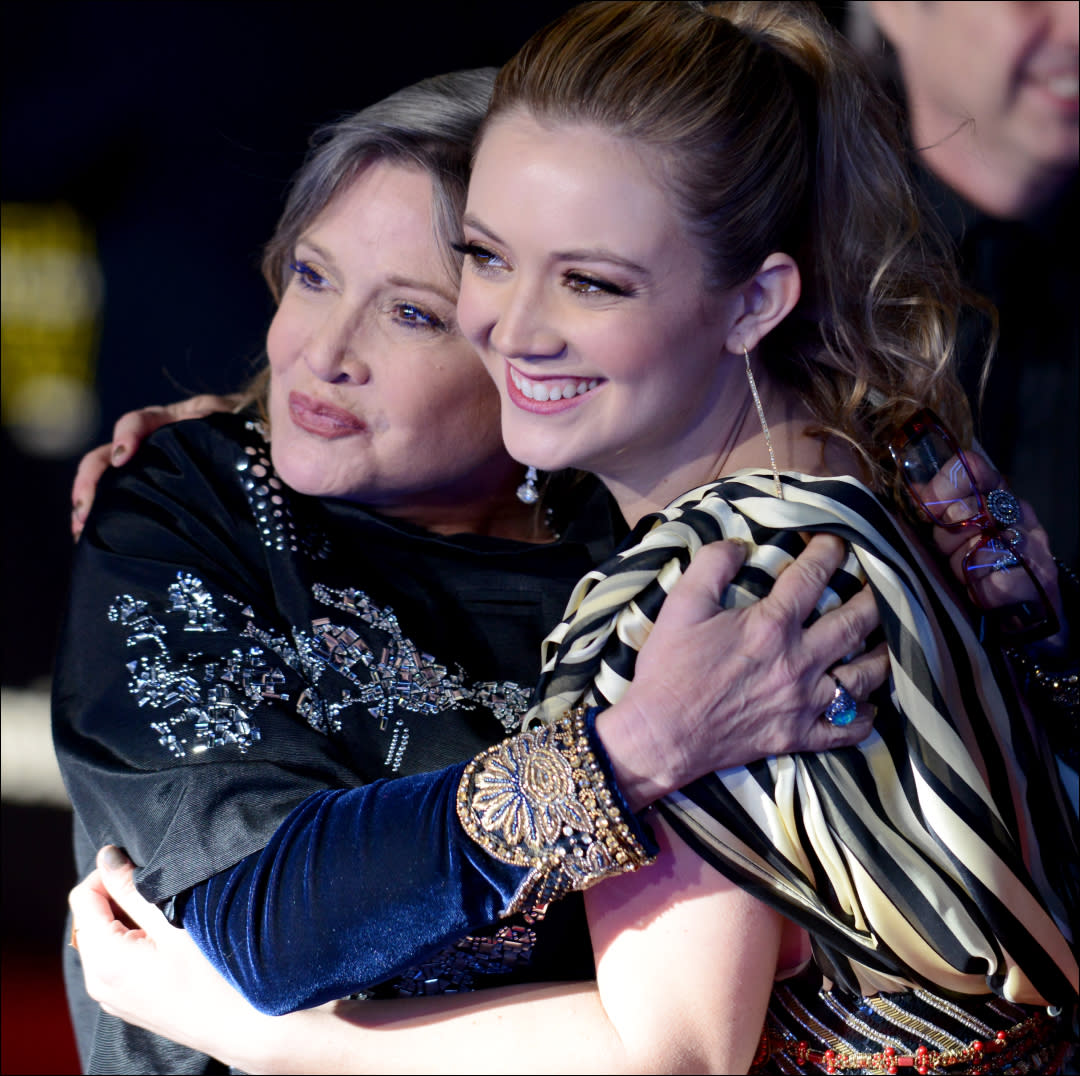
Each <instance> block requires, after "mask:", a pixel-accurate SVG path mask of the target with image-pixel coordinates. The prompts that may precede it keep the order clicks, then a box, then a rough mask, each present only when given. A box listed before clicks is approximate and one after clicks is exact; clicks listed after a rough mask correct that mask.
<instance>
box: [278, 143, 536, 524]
mask: <svg viewBox="0 0 1080 1076" xmlns="http://www.w3.org/2000/svg"><path fill="white" fill-rule="evenodd" d="M431 206H432V185H431V181H430V179H429V178H428V176H427V175H426V174H425V173H423V172H421V171H419V170H417V169H411V168H404V167H401V166H398V165H391V164H386V163H376V164H373V165H371V166H370V167H368V168H366V169H365V170H364V171H363V172H362V173H361V174H360V175H359V176H358V177H357V178H356V179H355V180H354V181H353V182H352V183H351V184H350V185H349V186H348V187H347V188H345V189H344V190H343V191H341V192H340V193H338V194H337V195H336V196H335V197H334V199H333V200H332V201H331V202H330V204H329V205H328V206H327V207H326V209H324V210H323V212H322V213H321V214H320V215H319V216H318V217H317V218H316V219H315V220H314V222H313V223H312V225H311V227H310V228H308V229H307V231H306V232H304V234H303V235H302V236H301V237H300V239H299V241H298V242H297V245H296V249H295V251H294V255H293V259H292V277H291V280H290V281H289V284H288V286H287V287H286V289H285V292H284V295H283V296H282V299H281V304H280V306H279V307H278V311H277V314H276V315H275V317H274V320H273V323H272V324H271V326H270V332H269V335H268V337H267V351H268V353H269V357H270V369H271V387H270V416H271V427H272V429H271V432H272V445H271V447H272V452H273V459H274V465H275V467H276V468H277V470H278V472H279V473H280V474H281V476H282V478H283V479H284V480H285V481H286V482H287V483H288V484H289V485H290V486H292V487H293V488H294V489H296V490H298V491H300V492H301V493H308V494H314V495H318V496H330V497H343V498H348V499H351V500H357V501H362V502H364V503H365V504H369V505H372V506H373V507H376V508H379V509H380V510H382V511H384V512H386V513H387V514H391V515H404V516H406V517H409V518H413V519H414V521H416V522H420V523H422V524H424V525H433V524H432V522H431V519H434V520H435V521H436V524H437V520H438V517H439V515H440V513H441V512H442V511H443V509H444V508H445V507H446V506H448V505H450V506H453V505H460V503H461V502H462V501H470V500H472V499H476V498H483V497H491V496H501V495H502V493H503V492H504V491H505V490H506V489H512V488H513V485H515V484H516V481H517V480H519V468H517V467H516V466H515V465H514V463H513V461H512V460H510V459H509V457H508V456H507V455H506V453H505V451H504V449H503V447H502V440H501V437H500V434H499V423H498V406H499V405H498V396H497V394H496V393H495V391H494V389H493V388H492V385H491V383H490V380H489V379H488V378H487V377H486V376H485V374H484V370H483V368H482V367H481V365H480V363H479V362H478V360H477V358H476V354H475V352H474V351H473V349H472V347H471V346H470V345H469V343H468V342H467V341H466V340H465V338H464V337H463V336H462V335H461V333H460V331H459V330H458V327H457V318H456V311H455V302H456V299H457V288H456V285H455V283H454V281H453V280H452V278H451V277H450V275H449V273H448V272H447V269H446V267H445V265H444V264H443V258H442V256H441V254H440V251H439V249H438V247H437V245H436V242H435V233H434V229H433V225H432V210H431ZM429 517H430V518H429ZM436 529H438V527H437V526H436Z"/></svg>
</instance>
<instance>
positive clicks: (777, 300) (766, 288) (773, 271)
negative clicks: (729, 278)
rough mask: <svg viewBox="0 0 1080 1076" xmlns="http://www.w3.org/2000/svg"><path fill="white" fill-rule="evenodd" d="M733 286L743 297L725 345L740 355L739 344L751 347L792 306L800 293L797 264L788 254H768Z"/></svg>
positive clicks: (773, 326)
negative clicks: (749, 274) (751, 273)
mask: <svg viewBox="0 0 1080 1076" xmlns="http://www.w3.org/2000/svg"><path fill="white" fill-rule="evenodd" d="M737 290H738V291H739V293H740V295H741V297H742V300H743V303H742V313H741V314H740V315H739V316H738V317H737V318H736V319H735V322H734V324H733V325H732V326H731V331H730V333H729V334H728V338H727V343H726V347H727V350H728V351H730V352H731V353H732V354H734V355H741V354H742V351H743V348H745V349H746V350H747V351H753V349H754V348H755V347H757V345H758V343H759V342H760V341H761V339H762V338H763V337H764V336H766V335H767V334H768V333H770V332H772V330H773V329H775V328H776V326H777V325H779V324H780V322H781V321H783V320H784V318H786V317H787V316H788V314H790V313H791V311H792V310H794V309H795V304H796V303H797V302H798V301H799V296H800V295H802V278H801V277H800V276H799V267H798V266H797V265H796V264H795V259H794V258H792V257H791V255H790V254H781V253H776V254H770V255H769V256H768V257H767V258H766V259H765V260H764V261H763V262H762V263H761V268H760V269H759V270H758V271H757V272H756V273H755V274H754V275H753V276H752V277H751V278H750V279H749V280H748V281H746V283H745V284H742V285H740V287H739V288H738V289H737Z"/></svg>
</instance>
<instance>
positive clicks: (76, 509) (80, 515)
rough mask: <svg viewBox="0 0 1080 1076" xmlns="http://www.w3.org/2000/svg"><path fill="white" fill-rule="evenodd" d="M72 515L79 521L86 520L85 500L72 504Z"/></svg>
mask: <svg viewBox="0 0 1080 1076" xmlns="http://www.w3.org/2000/svg"><path fill="white" fill-rule="evenodd" d="M71 515H72V517H73V518H74V519H76V520H77V521H78V522H79V523H84V522H85V521H86V504H85V502H83V501H76V502H75V503H74V504H73V505H72V506H71Z"/></svg>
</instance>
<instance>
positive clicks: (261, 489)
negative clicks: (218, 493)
mask: <svg viewBox="0 0 1080 1076" xmlns="http://www.w3.org/2000/svg"><path fill="white" fill-rule="evenodd" d="M245 426H246V428H247V429H249V430H251V431H252V432H254V433H256V434H258V436H259V437H260V438H261V439H262V442H263V443H262V446H261V447H259V448H256V447H255V446H254V445H247V446H246V447H245V448H244V455H242V456H241V457H240V458H239V459H238V460H237V462H236V470H237V471H238V472H239V474H240V485H241V487H242V489H243V490H244V495H245V496H246V497H247V501H248V504H249V505H250V506H251V514H252V516H253V517H254V519H255V523H256V526H257V527H258V529H259V538H260V540H261V541H262V544H263V545H264V546H265V547H266V548H267V549H274V550H277V551H278V552H279V553H284V552H290V553H297V552H301V551H302V552H304V553H305V554H306V555H307V556H309V557H311V558H312V559H314V560H325V559H326V558H327V557H328V556H329V555H330V544H329V542H328V541H327V540H326V538H325V537H324V536H322V535H301V534H300V533H299V532H298V530H297V527H296V523H295V522H294V520H293V516H292V511H291V510H290V508H289V503H288V500H287V498H286V495H285V494H286V491H285V486H284V484H283V483H282V481H281V479H280V478H278V476H277V475H276V474H275V472H274V465H273V463H272V462H271V459H270V449H269V443H268V442H269V438H268V437H267V431H266V427H265V426H264V425H263V424H262V423H261V422H250V421H249V422H246V423H245Z"/></svg>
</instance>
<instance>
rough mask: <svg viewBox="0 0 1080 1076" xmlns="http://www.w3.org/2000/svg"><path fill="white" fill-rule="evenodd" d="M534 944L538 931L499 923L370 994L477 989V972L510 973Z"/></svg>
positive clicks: (526, 957)
mask: <svg viewBox="0 0 1080 1076" xmlns="http://www.w3.org/2000/svg"><path fill="white" fill-rule="evenodd" d="M535 945H536V933H535V931H533V930H532V929H531V928H529V927H525V926H518V925H514V926H504V927H500V928H499V929H498V930H497V931H496V932H495V933H494V934H491V935H473V934H470V935H468V936H467V937H465V938H462V939H461V941H459V942H457V943H456V944H455V945H451V946H448V947H447V948H445V949H441V950H439V951H438V952H437V953H435V954H434V955H433V956H431V957H430V958H428V959H427V960H425V961H424V962H423V963H421V964H418V965H417V966H416V967H415V968H410V969H409V970H408V971H407V972H405V973H404V974H402V975H399V976H397V977H396V978H394V979H391V980H390V981H389V982H386V983H381V984H380V985H379V986H378V987H377V988H376V989H375V990H372V991H371V992H370V993H369V994H368V995H367V996H368V997H387V996H392V997H426V996H429V995H433V994H458V993H461V992H463V991H467V990H474V989H475V988H476V985H477V984H476V980H477V977H478V976H485V975H509V974H510V972H512V971H516V970H517V969H519V968H521V967H524V966H525V965H527V964H528V963H529V962H530V960H531V959H532V954H533V948H534V946H535Z"/></svg>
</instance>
